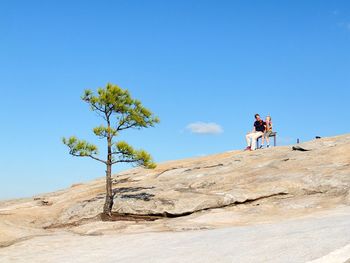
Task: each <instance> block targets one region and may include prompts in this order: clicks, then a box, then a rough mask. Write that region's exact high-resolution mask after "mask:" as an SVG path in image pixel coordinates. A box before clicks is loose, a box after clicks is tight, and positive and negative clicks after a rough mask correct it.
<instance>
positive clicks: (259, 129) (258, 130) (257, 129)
mask: <svg viewBox="0 0 350 263" xmlns="http://www.w3.org/2000/svg"><path fill="white" fill-rule="evenodd" d="M254 117H255V120H256V121H255V122H254V128H253V131H252V132H250V133H248V134H247V135H246V136H245V138H246V141H247V148H246V149H245V150H246V151H254V150H256V141H257V139H258V138H260V137H261V136H263V134H264V131H265V127H266V123H265V122H264V121H263V120H262V119H261V118H260V115H259V114H255V116H254Z"/></svg>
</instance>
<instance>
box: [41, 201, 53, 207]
mask: <svg viewBox="0 0 350 263" xmlns="http://www.w3.org/2000/svg"><path fill="white" fill-rule="evenodd" d="M40 205H42V206H50V205H52V202H50V201H46V200H41V202H40Z"/></svg>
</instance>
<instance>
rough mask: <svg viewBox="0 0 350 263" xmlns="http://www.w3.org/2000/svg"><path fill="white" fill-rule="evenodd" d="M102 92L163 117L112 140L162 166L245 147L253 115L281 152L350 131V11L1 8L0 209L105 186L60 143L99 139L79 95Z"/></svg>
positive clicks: (309, 4) (146, 4)
mask: <svg viewBox="0 0 350 263" xmlns="http://www.w3.org/2000/svg"><path fill="white" fill-rule="evenodd" d="M107 82H112V83H115V84H118V85H120V86H121V87H123V88H127V89H129V90H130V92H131V93H132V95H133V96H134V97H136V98H138V99H140V100H141V101H142V102H143V103H144V104H145V105H146V106H147V107H149V108H150V109H152V110H153V111H154V112H155V113H156V114H157V115H158V116H159V117H160V119H161V124H160V125H158V126H157V127H155V128H152V129H149V130H146V131H133V132H130V133H128V134H125V135H124V136H122V139H125V140H128V141H129V142H130V143H132V144H133V145H134V146H135V147H139V148H145V149H146V150H148V151H149V152H150V153H152V155H153V156H154V158H155V159H156V161H160V162H161V161H165V160H172V159H179V158H186V157H192V156H198V155H204V154H211V153H215V152H223V151H228V150H233V149H240V148H243V147H244V146H245V142H244V135H245V133H246V132H247V131H248V130H250V129H251V126H252V123H253V115H254V113H260V114H261V115H262V116H264V115H266V114H268V113H270V114H271V115H272V118H273V121H274V125H275V128H276V130H277V131H278V132H279V135H280V138H279V141H280V144H291V143H293V142H295V140H296V138H300V139H301V140H310V139H312V138H313V137H314V136H315V135H320V136H332V135H337V134H343V133H348V132H350V122H349V112H350V111H349V106H348V105H349V98H350V96H349V95H350V2H349V1H346V0H344V1H294V0H293V1H292V0H291V1H277V0H276V1H214V0H212V1H202V0H201V1H200V0H197V1H190V0H184V1H180V0H176V1H161V0H159V1H154V0H147V1H146V0H144V1H141V0H140V1H86V0H85V1H63V0H62V1H35V0H33V1H16V0H1V2H0V89H1V103H0V119H1V129H0V135H1V152H0V164H1V165H0V178H1V184H0V199H4V198H14V197H22V196H31V195H33V194H36V193H40V192H48V191H52V190H56V189H60V188H64V187H68V186H70V185H71V184H72V183H75V182H82V181H87V180H90V179H93V178H96V177H101V176H104V167H103V166H102V165H100V164H99V163H97V162H95V161H93V160H91V159H78V158H74V157H71V156H69V155H68V153H67V149H66V148H65V146H64V145H62V143H61V137H62V136H69V135H77V136H79V137H80V138H84V139H88V140H90V141H92V142H93V141H95V142H96V141H98V139H97V138H94V136H93V134H92V132H91V128H92V127H94V126H95V125H98V124H100V120H99V119H98V118H97V117H96V116H95V115H94V114H93V113H92V112H90V110H89V108H88V106H87V105H85V104H84V103H83V102H82V101H81V100H80V96H81V95H82V92H83V90H84V89H86V88H91V89H96V88H97V87H101V86H104V85H105V84H106V83H107ZM196 122H204V123H216V124H217V125H219V126H220V127H221V129H222V131H223V132H221V133H218V134H196V133H193V132H191V129H188V128H186V127H188V125H190V124H193V123H196ZM191 127H192V126H191ZM220 127H216V128H220ZM209 128H210V127H209ZM214 128H215V127H214ZM213 132H215V131H213ZM99 144H100V145H103V144H102V142H99ZM119 169H125V167H119V168H118V167H115V170H114V171H117V170H119Z"/></svg>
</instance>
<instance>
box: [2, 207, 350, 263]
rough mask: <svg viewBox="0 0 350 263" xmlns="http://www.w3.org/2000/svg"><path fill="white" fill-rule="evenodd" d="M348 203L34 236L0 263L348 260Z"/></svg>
mask: <svg viewBox="0 0 350 263" xmlns="http://www.w3.org/2000/svg"><path fill="white" fill-rule="evenodd" d="M349 218H350V207H340V208H337V209H334V210H331V211H328V212H327V214H326V213H324V214H322V215H318V216H310V217H305V218H300V219H293V220H287V221H284V222H280V223H274V224H257V225H250V226H241V227H228V228H222V229H214V230H201V231H188V232H159V233H152V232H151V233H140V234H118V235H116V234H113V235H103V236H81V235H77V234H71V233H68V232H61V233H56V234H54V235H51V236H41V237H35V238H32V239H29V240H26V241H23V242H19V243H17V244H14V245H12V246H10V247H6V248H2V249H0V262H2V263H6V262H26V263H27V262H50V263H55V262H57V263H58V262H59V263H62V262H75V263H80V262H101V263H112V262H152V263H154V262H192V263H195V262H208V263H209V262H216V263H217V262H240V263H245V262H247V263H248V262H276V263H277V262H283V263H286V262H293V263H298V262H313V263H324V262H327V263H333V262H334V263H337V262H340V263H344V262H347V261H348V260H350V220H349Z"/></svg>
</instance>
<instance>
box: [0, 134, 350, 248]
mask: <svg viewBox="0 0 350 263" xmlns="http://www.w3.org/2000/svg"><path fill="white" fill-rule="evenodd" d="M298 147H301V148H302V149H305V150H306V151H300V148H297V149H295V150H293V149H292V146H284V147H276V148H271V149H264V150H257V151H254V152H242V151H232V152H226V153H223V154H217V155H212V156H207V157H202V158H193V159H187V160H181V161H172V162H167V163H163V164H159V165H158V167H157V168H156V169H155V170H145V169H141V168H137V169H132V170H129V171H126V172H122V173H120V174H117V175H115V176H114V179H113V182H114V193H115V205H114V208H113V211H114V213H115V219H117V220H118V221H116V222H102V221H101V218H100V216H99V214H100V212H101V210H102V205H103V202H104V178H101V179H97V180H95V181H92V182H88V183H81V184H75V185H73V186H71V187H70V188H69V189H66V190H62V191H58V192H55V193H50V194H44V195H38V196H35V197H33V198H28V199H21V200H12V201H6V202H1V203H0V245H2V246H7V245H10V244H12V243H14V242H16V241H18V240H23V239H27V238H30V237H32V236H37V235H47V234H49V233H52V232H54V231H61V230H62V229H64V230H68V231H73V232H75V233H79V234H104V233H109V232H111V231H112V232H121V231H129V232H130V231H131V232H135V231H136V232H137V231H164V230H177V231H178V230H187V229H208V228H217V227H223V226H232V225H242V224H252V223H258V222H273V221H276V220H283V219H284V218H291V217H300V216H305V215H310V214H312V213H318V212H321V211H326V210H327V209H331V208H334V207H339V206H348V205H349V204H350V192H349V190H350V134H348V135H342V136H337V137H332V138H323V139H318V140H313V141H310V142H307V143H302V144H299V145H298ZM148 220H154V221H148Z"/></svg>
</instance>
